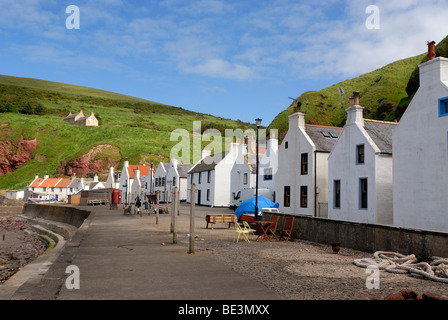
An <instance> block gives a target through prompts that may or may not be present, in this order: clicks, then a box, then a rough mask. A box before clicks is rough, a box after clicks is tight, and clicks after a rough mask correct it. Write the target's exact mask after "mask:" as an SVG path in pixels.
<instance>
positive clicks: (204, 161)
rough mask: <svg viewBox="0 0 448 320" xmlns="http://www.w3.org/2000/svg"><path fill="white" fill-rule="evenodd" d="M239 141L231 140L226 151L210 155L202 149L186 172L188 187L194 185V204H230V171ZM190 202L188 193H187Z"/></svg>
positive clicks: (217, 205) (216, 205) (220, 205)
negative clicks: (197, 158) (196, 160)
mask: <svg viewBox="0 0 448 320" xmlns="http://www.w3.org/2000/svg"><path fill="white" fill-rule="evenodd" d="M238 147H239V143H235V142H232V143H230V145H229V149H228V151H225V152H220V153H216V154H213V155H211V154H210V151H207V150H203V152H202V158H201V160H199V161H198V162H197V163H196V164H195V165H194V166H193V167H192V168H191V169H190V171H189V172H188V175H189V178H188V189H190V188H191V183H195V185H196V204H198V205H207V206H212V207H229V206H230V197H231V193H230V182H231V174H230V173H231V171H232V168H233V166H234V164H235V161H236V158H237V156H238ZM187 197H188V198H187V202H190V194H189V193H188V194H187Z"/></svg>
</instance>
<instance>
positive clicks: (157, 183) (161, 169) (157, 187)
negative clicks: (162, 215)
mask: <svg viewBox="0 0 448 320" xmlns="http://www.w3.org/2000/svg"><path fill="white" fill-rule="evenodd" d="M169 167H170V163H169V162H159V165H158V166H157V168H156V171H155V172H154V192H158V193H159V195H160V196H159V201H160V202H167V199H168V191H167V189H166V174H167V173H168V169H169Z"/></svg>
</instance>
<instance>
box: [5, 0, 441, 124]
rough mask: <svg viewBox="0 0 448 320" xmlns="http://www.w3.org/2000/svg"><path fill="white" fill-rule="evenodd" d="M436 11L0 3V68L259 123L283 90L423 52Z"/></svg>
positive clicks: (288, 1)
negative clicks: (72, 13) (74, 9)
mask: <svg viewBox="0 0 448 320" xmlns="http://www.w3.org/2000/svg"><path fill="white" fill-rule="evenodd" d="M69 5H76V6H78V7H79V10H80V29H71V30H69V29H67V28H66V19H67V17H69V14H67V13H66V8H67V6H69ZM369 5H375V6H376V7H377V8H378V9H379V18H380V19H379V21H378V22H379V29H369V28H367V26H366V20H367V19H368V18H369V17H370V16H371V15H372V12H370V11H369V12H368V13H367V12H366V8H367V7H368V6H369ZM446 17H448V4H447V1H441V0H423V1H416V0H402V1H397V0H394V1H390V0H387V1H386V0H378V1H375V0H369V1H365V0H345V1H334V0H327V1H298V0H295V1H293V0H281V1H280V0H279V1H275V0H272V1H264V0H257V1H255V0H245V1H241V0H240V1H234V0H161V1H153V0H137V1H130V0H70V1H61V0H1V1H0V37H1V39H2V40H1V42H0V73H1V74H5V75H13V76H19V77H30V78H38V79H44V80H50V81H57V82H65V83H70V84H76V85H82V86H88V87H94V88H99V89H103V90H109V91H113V92H118V93H123V94H127V95H131V96H135V97H140V98H144V99H148V100H153V101H157V102H161V103H165V104H169V105H174V106H179V107H182V108H185V109H189V110H193V111H197V112H203V113H209V114H213V115H216V116H221V117H225V118H231V119H240V120H243V121H247V122H252V123H253V122H254V119H255V118H262V119H263V124H264V125H268V124H269V123H270V122H271V121H272V120H273V118H274V117H275V116H276V115H277V114H278V113H279V112H280V111H282V110H284V109H285V108H286V107H288V106H289V105H290V103H291V102H292V101H291V100H290V99H289V98H288V97H294V98H295V97H298V96H299V95H300V94H302V93H303V92H305V91H309V90H319V89H322V88H324V87H326V86H329V85H331V84H334V83H336V82H339V81H342V80H345V79H349V78H353V77H355V76H357V75H359V74H362V73H365V72H368V71H372V70H375V69H377V68H379V67H382V66H384V65H386V64H387V63H390V62H393V61H396V60H398V59H402V58H407V57H410V56H414V55H417V54H420V53H423V52H425V51H426V41H429V40H434V41H436V42H439V41H440V40H442V39H443V38H444V37H445V36H446V35H447V34H448V22H447V21H448V20H447V18H446ZM375 23H376V22H375Z"/></svg>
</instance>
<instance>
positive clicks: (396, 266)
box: [353, 251, 448, 283]
mask: <svg viewBox="0 0 448 320" xmlns="http://www.w3.org/2000/svg"><path fill="white" fill-rule="evenodd" d="M353 263H354V264H355V265H356V266H358V267H361V268H367V267H370V266H376V267H377V268H378V269H380V270H385V271H387V272H391V273H400V274H411V275H412V276H414V277H418V278H424V279H429V280H433V281H438V282H444V283H448V259H447V258H441V257H436V256H434V257H432V259H431V261H430V262H429V263H428V262H418V260H417V258H416V257H415V255H414V254H411V255H403V254H401V253H397V252H388V251H377V252H375V253H374V254H373V258H362V259H356V260H354V261H353Z"/></svg>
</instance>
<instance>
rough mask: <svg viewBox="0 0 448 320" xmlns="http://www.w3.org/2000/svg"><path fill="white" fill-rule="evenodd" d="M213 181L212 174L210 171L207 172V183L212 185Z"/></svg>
mask: <svg viewBox="0 0 448 320" xmlns="http://www.w3.org/2000/svg"><path fill="white" fill-rule="evenodd" d="M211 179H212V172H211V171H210V170H208V171H207V183H210V181H211Z"/></svg>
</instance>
